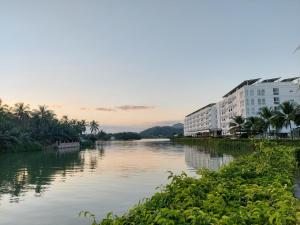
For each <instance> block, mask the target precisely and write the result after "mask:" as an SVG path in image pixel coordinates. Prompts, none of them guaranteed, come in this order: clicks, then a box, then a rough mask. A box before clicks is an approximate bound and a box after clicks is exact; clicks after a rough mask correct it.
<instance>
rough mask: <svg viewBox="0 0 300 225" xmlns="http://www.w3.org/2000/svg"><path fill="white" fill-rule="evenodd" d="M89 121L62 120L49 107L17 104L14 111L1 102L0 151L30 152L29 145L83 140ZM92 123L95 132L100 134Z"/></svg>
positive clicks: (66, 118)
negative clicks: (26, 150)
mask: <svg viewBox="0 0 300 225" xmlns="http://www.w3.org/2000/svg"><path fill="white" fill-rule="evenodd" d="M86 125H87V122H86V121H84V120H82V121H78V120H74V119H69V118H68V117H67V116H63V117H62V118H61V119H60V120H58V119H57V118H56V115H55V114H54V112H53V111H52V110H50V109H49V108H48V107H47V106H45V105H42V106H38V108H37V109H34V110H32V111H31V110H30V108H29V105H26V104H24V103H17V104H15V106H14V107H13V108H10V107H8V106H7V105H5V104H3V102H2V101H1V100H0V151H14V150H15V149H18V150H19V149H22V148H23V149H29V148H26V146H35V148H36V147H37V146H46V145H48V144H53V143H55V142H56V141H74V140H76V141H78V140H80V137H82V138H83V139H84V138H85V137H84V132H85V131H86ZM97 131H98V129H97V128H95V124H94V123H93V132H97Z"/></svg>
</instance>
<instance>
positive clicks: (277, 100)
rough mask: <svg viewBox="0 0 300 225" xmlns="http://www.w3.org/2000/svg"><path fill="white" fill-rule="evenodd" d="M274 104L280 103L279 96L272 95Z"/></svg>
mask: <svg viewBox="0 0 300 225" xmlns="http://www.w3.org/2000/svg"><path fill="white" fill-rule="evenodd" d="M274 104H275V105H279V104H280V99H279V97H274Z"/></svg>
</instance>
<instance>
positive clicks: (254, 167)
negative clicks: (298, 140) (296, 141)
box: [100, 145, 299, 225]
mask: <svg viewBox="0 0 300 225" xmlns="http://www.w3.org/2000/svg"><path fill="white" fill-rule="evenodd" d="M295 169H296V159H295V148H293V147H284V146H278V145H273V146H270V145H269V146H260V147H259V148H257V149H256V150H255V152H254V153H252V154H251V155H247V156H244V157H241V158H239V159H237V160H236V161H234V162H233V163H231V164H230V165H228V166H225V167H223V168H222V169H221V170H220V171H218V172H212V171H208V170H202V171H200V172H199V173H200V174H201V178H199V179H197V178H191V177H188V176H187V175H185V174H182V175H180V176H175V175H173V174H171V176H170V178H171V183H170V184H168V185H167V186H166V187H165V188H164V189H163V190H161V192H158V193H156V194H154V195H153V196H152V197H151V198H150V199H147V200H145V201H144V202H143V203H140V204H138V205H137V206H135V207H134V208H132V209H131V210H130V211H129V212H128V213H127V214H125V215H122V216H114V215H112V214H111V213H110V214H108V216H107V218H105V219H103V220H102V221H101V222H100V224H101V225H121V224H122V225H127V224H128V225H129V224H130V225H132V224H140V225H146V224H161V225H173V224H174V225H175V224H176V225H187V224H197V225H198V224H296V223H297V222H299V221H297V215H298V217H299V201H298V200H297V199H296V198H295V197H294V195H293V185H294V175H295ZM298 219H299V218H298Z"/></svg>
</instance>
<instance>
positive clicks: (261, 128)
mask: <svg viewBox="0 0 300 225" xmlns="http://www.w3.org/2000/svg"><path fill="white" fill-rule="evenodd" d="M244 128H245V131H246V132H247V133H248V134H249V135H250V136H253V135H256V134H261V133H264V132H265V131H266V130H267V124H266V123H265V121H264V120H263V119H262V118H260V117H255V116H253V117H248V118H247V119H246V122H245V125H244Z"/></svg>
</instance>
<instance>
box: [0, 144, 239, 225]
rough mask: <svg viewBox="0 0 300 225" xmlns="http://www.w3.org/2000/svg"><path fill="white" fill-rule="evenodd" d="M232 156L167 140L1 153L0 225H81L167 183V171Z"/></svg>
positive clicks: (189, 169)
mask: <svg viewBox="0 0 300 225" xmlns="http://www.w3.org/2000/svg"><path fill="white" fill-rule="evenodd" d="M232 160H233V157H232V156H231V155H226V154H217V153H215V151H213V150H212V149H205V148H204V147H200V146H197V147H193V146H187V145H180V144H174V143H171V142H170V141H169V140H141V141H128V142H117V141H114V142H104V143H100V144H98V145H97V146H96V148H95V149H85V150H81V151H69V152H65V153H55V152H28V153H14V154H1V155H0V224H1V225H2V224H3V225H15V224H18V223H20V224H22V225H54V224H60V225H83V224H90V222H89V220H88V219H86V218H82V217H79V216H78V213H79V212H80V211H83V210H84V211H85V210H87V211H90V212H93V213H94V214H96V215H97V220H99V219H101V218H103V217H105V216H106V214H107V213H108V212H110V211H113V212H114V213H117V214H121V213H124V212H126V211H127V210H128V209H129V208H130V207H131V206H133V205H134V204H136V203H138V202H139V200H142V199H143V198H145V197H149V196H151V194H153V193H154V192H155V191H156V188H157V187H159V186H161V185H164V184H166V183H167V182H168V180H167V177H168V171H172V172H174V173H175V174H180V173H181V172H182V171H184V172H186V173H187V174H188V175H190V176H197V174H196V171H197V169H199V168H209V169H212V170H218V169H219V168H220V166H222V165H224V164H226V163H228V162H230V161H232Z"/></svg>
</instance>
